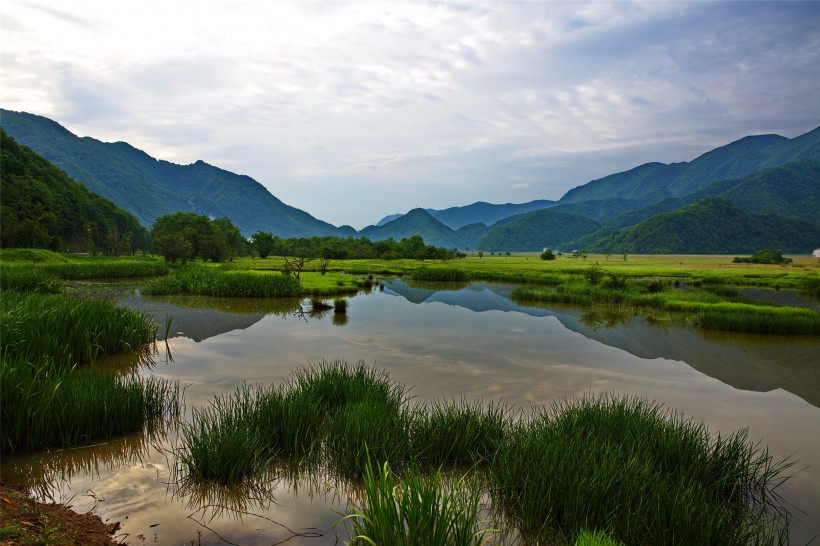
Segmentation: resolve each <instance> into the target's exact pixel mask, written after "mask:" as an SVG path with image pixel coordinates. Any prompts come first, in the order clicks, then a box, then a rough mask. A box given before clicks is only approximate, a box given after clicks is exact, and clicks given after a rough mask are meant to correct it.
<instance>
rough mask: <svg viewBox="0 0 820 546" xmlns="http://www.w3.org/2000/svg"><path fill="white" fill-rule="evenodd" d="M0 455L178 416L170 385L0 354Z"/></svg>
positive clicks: (77, 441)
mask: <svg viewBox="0 0 820 546" xmlns="http://www.w3.org/2000/svg"><path fill="white" fill-rule="evenodd" d="M0 358H2V362H0V385H2V391H3V404H2V408H0V415H2V417H0V451H5V450H10V451H16V450H20V449H24V450H26V449H41V448H45V447H72V446H78V445H83V444H87V443H90V442H91V441H93V440H97V439H100V438H110V437H112V436H116V435H119V434H124V433H126V432H133V431H135V430H143V429H145V430H148V429H152V428H154V427H156V426H158V424H159V423H161V422H162V421H164V420H165V419H167V418H169V417H173V416H178V415H179V412H180V406H181V393H180V392H179V386H178V384H177V383H175V382H171V381H168V380H165V379H158V378H154V377H151V378H148V379H143V378H140V377H138V376H136V375H128V376H124V377H121V376H115V375H112V374H110V373H105V372H98V371H93V370H74V369H70V368H68V367H66V366H63V365H59V364H56V363H55V362H54V360H53V359H51V358H49V357H41V358H40V359H38V360H29V359H27V358H24V357H22V356H20V355H14V356H11V355H8V354H7V353H4V354H3V355H2V357H0Z"/></svg>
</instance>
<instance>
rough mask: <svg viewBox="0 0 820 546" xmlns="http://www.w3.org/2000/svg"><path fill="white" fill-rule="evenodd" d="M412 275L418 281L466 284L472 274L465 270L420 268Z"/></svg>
mask: <svg viewBox="0 0 820 546" xmlns="http://www.w3.org/2000/svg"><path fill="white" fill-rule="evenodd" d="M411 275H412V277H413V279H415V280H417V281H436V282H441V281H448V282H450V281H456V282H464V281H469V280H470V272H469V271H464V270H463V269H451V268H437V267H418V268H416V269H414V270H413V272H412V274H411Z"/></svg>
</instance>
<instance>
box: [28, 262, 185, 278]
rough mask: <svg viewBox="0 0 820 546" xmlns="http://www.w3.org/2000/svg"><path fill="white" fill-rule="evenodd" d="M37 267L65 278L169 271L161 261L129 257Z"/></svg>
mask: <svg viewBox="0 0 820 546" xmlns="http://www.w3.org/2000/svg"><path fill="white" fill-rule="evenodd" d="M37 267H38V268H42V269H43V271H45V272H46V273H49V274H52V275H55V276H57V277H60V278H61V279H66V280H69V279H71V280H81V279H119V278H135V277H158V276H161V275H167V274H168V271H169V268H168V265H167V264H166V263H164V262H162V261H159V260H144V259H131V258H104V259H100V260H89V261H81V262H68V263H46V264H43V265H41V266H37Z"/></svg>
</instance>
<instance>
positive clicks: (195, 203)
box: [0, 110, 339, 237]
mask: <svg viewBox="0 0 820 546" xmlns="http://www.w3.org/2000/svg"><path fill="white" fill-rule="evenodd" d="M0 125H2V127H3V129H4V130H6V132H8V134H9V135H11V136H12V137H14V138H15V139H16V140H17V141H18V142H20V143H21V144H24V145H26V146H28V147H30V148H31V149H33V150H34V151H35V152H37V153H38V154H40V155H42V156H43V157H45V158H46V159H48V160H49V161H51V162H52V163H54V164H55V165H57V166H58V167H59V168H61V169H63V170H64V171H66V173H68V175H69V176H71V177H72V178H74V179H76V180H78V181H80V182H82V183H83V184H85V185H86V186H87V187H88V188H89V189H90V190H91V191H93V192H95V193H98V194H100V195H102V196H104V197H106V198H108V199H110V200H111V201H114V202H115V203H117V204H118V205H120V206H121V207H123V208H124V209H126V210H128V211H130V212H132V213H133V214H134V215H135V216H136V217H137V218H138V219H139V221H140V222H141V223H142V224H143V225H144V226H150V225H152V224H153V223H154V221H155V220H156V219H157V218H158V217H160V216H163V215H165V214H169V213H172V212H177V211H183V212H196V213H198V214H204V215H206V216H210V217H212V218H217V217H223V216H227V217H228V218H230V219H231V220H232V221H233V222H234V224H235V225H236V226H237V227H238V228H239V229H240V231H241V232H242V233H243V235H245V236H249V235H251V234H252V233H254V232H255V231H257V230H262V231H269V232H271V233H273V234H275V235H279V236H281V237H304V236H312V235H320V236H321V235H337V234H339V231H338V230H337V228H336V227H335V226H333V225H331V224H329V223H327V222H323V221H321V220H317V219H316V218H314V217H313V216H311V215H310V214H308V213H306V212H304V211H302V210H300V209H297V208H294V207H291V206H288V205H286V204H284V203H282V202H281V201H280V200H279V199H277V198H276V197H274V196H273V195H271V193H270V192H269V191H268V190H267V189H265V187H264V186H262V185H261V184H260V183H258V182H257V181H255V180H254V179H252V178H250V177H249V176H242V175H238V174H234V173H232V172H229V171H226V170H223V169H219V168H217V167H214V166H212V165H209V164H207V163H205V162H203V161H197V162H196V163H193V164H191V165H177V164H174V163H170V162H167V161H161V160H156V159H154V158H153V157H151V156H150V155H148V154H146V153H145V152H143V151H142V150H138V149H137V148H134V147H133V146H131V145H130V144H127V143H125V142H116V143H105V142H101V141H99V140H96V139H93V138H90V137H83V138H79V137H77V136H76V135H74V134H73V133H71V132H70V131H68V130H67V129H65V128H64V127H62V126H61V125H60V124H58V123H56V122H54V121H52V120H50V119H48V118H45V117H42V116H36V115H33V114H28V113H24V112H13V111H9V110H0Z"/></svg>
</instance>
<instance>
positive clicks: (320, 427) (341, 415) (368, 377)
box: [177, 361, 789, 544]
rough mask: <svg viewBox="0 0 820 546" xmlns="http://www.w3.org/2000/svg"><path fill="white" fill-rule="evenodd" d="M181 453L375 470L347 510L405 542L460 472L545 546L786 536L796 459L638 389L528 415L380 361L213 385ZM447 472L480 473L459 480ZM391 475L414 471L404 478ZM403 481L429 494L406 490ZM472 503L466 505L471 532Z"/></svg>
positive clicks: (244, 472)
mask: <svg viewBox="0 0 820 546" xmlns="http://www.w3.org/2000/svg"><path fill="white" fill-rule="evenodd" d="M177 455H178V461H179V466H178V468H177V472H178V473H179V474H180V475H181V476H183V477H185V478H186V479H195V480H196V479H205V480H210V481H214V482H219V483H223V484H230V483H236V482H237V481H241V480H245V479H253V476H255V475H258V474H259V473H261V472H263V471H264V470H265V468H266V466H267V465H268V464H269V463H270V462H271V461H274V460H279V459H283V458H284V459H285V460H287V461H289V462H294V461H295V462H297V463H298V464H304V465H316V466H317V467H319V468H324V469H329V470H330V471H332V472H334V473H338V474H341V475H344V476H348V477H355V476H364V477H365V480H370V481H369V483H370V485H369V487H370V489H372V491H370V492H368V493H367V494H366V500H365V503H364V504H362V505H361V506H359V507H354V509H353V516H352V517H351V518H350V519H351V520H355V521H356V522H358V523H356V525H359V527H358V528H357V529H358V530H357V531H356V533H355V534H356V536H357V537H358V538H356V540H360V541H363V542H360V543H362V544H364V543H370V542H368V540H367V539H365V538H364V537H367V538H370V539H371V540H373V541H374V543H376V544H379V543H385V544H387V543H390V544H402V543H404V542H401V540H405V538H401V537H402V536H404V535H402V531H403V530H404V529H406V528H407V525H409V521H410V520H409V519H407V518H412V517H414V516H413V514H416V513H417V512H419V511H420V510H422V508H420V506H422V505H424V506H427V507H428V508H429V509H431V510H433V508H432V507H437V508H435V510H437V512H435V513H431V514H430V516H429V517H431V518H438V517H439V516H442V514H444V513H445V512H447V510H448V508H446V507H447V506H448V505H449V504H448V503H450V502H451V501H452V502H456V501H458V499H459V498H461V497H460V496H459V495H461V494H462V492H460V490H459V487H461V486H462V485H464V484H468V485H467V486H466V487H467V493H468V494H467V496H466V497H464V498H467V499H475V498H487V499H488V500H489V502H490V503H491V505H492V513H494V514H495V516H494V517H496V518H497V519H498V520H500V521H501V522H502V524H503V525H508V526H509V525H512V526H514V527H515V528H516V529H517V530H518V532H519V533H520V534H521V535H522V536H523V537H525V538H526V539H527V540H531V541H533V542H536V543H553V542H555V543H561V544H567V543H572V542H573V541H575V540H580V539H581V537H582V534H581V533H580V530H581V529H596V530H606V531H607V533H606V535H604V536H605V537H608V538H611V539H612V540H613V541H616V540H617V541H621V542H623V543H624V544H681V543H685V544H715V543H720V544H749V543H755V544H778V543H783V544H784V543H787V540H788V515H787V514H786V513H785V512H784V511H783V510H782V508H781V506H780V505H779V504H778V497H777V495H776V494H775V488H776V487H777V485H779V483H781V482H782V481H783V479H784V478H783V472H784V471H785V470H786V469H787V468H788V466H789V463H787V462H776V461H774V460H773V459H772V458H771V457H770V456H769V455H768V453H767V452H766V451H765V450H764V449H761V448H760V447H759V446H756V445H753V444H752V443H751V442H750V441H749V439H748V437H747V435H746V433H745V432H744V431H741V432H738V433H735V434H730V435H720V436H717V437H713V436H711V435H710V434H709V433H708V431H707V430H706V428H705V426H704V425H703V424H700V423H694V422H691V421H687V420H685V419H683V418H682V417H680V416H678V415H676V414H674V413H670V412H668V411H664V410H663V409H662V408H661V407H660V406H659V405H657V404H655V403H651V402H648V401H646V400H644V399H640V398H631V397H617V396H614V395H605V396H586V397H582V398H579V399H577V400H573V401H567V402H562V403H558V404H554V405H552V406H550V407H548V408H536V409H534V410H532V413H531V414H529V415H522V414H511V413H510V412H509V411H508V410H507V409H505V408H503V407H499V406H493V405H483V404H470V403H466V402H448V403H442V404H433V405H419V404H415V405H414V404H411V401H410V400H409V399H408V398H407V396H406V391H405V389H404V387H403V386H401V385H397V384H394V383H393V382H392V381H391V380H390V379H389V377H388V376H387V375H385V374H384V373H383V372H377V371H375V370H373V369H371V368H368V367H366V366H364V364H362V363H359V364H358V365H356V366H349V365H347V364H345V363H343V362H339V361H337V362H334V363H330V364H327V363H324V364H322V365H320V366H317V367H311V368H307V369H303V370H301V371H299V372H297V373H296V374H294V376H293V377H292V378H291V379H290V380H288V381H287V382H285V383H284V384H283V385H281V386H279V387H253V388H251V387H247V386H245V387H243V388H242V389H239V390H238V391H237V392H236V393H235V394H234V395H232V396H229V397H221V398H217V399H216V400H215V402H214V403H213V404H212V405H211V406H209V407H208V408H206V409H205V410H202V411H200V412H197V413H195V415H194V418H193V419H192V421H191V423H190V424H189V425H186V426H185V427H184V429H183V432H182V435H181V439H180V444H179V446H178V448H177ZM439 469H461V470H462V471H463V472H470V476H473V477H475V478H476V479H475V480H473V479H470V480H467V481H466V482H462V483H461V484H460V485H459V486H458V487H455V488H453V489H448V487H449V486H452V484H449V486H448V487H443V483H442V482H441V480H440V474H438V471H439ZM393 472H395V473H396V475H398V476H400V477H402V478H403V479H404V480H405V481H404V483H403V484H402V485H400V486H399V489H396V486H397V485H399V482H397V481H391V480H393V479H394V478H393ZM479 478H480V479H479ZM379 480H381V481H379ZM402 487H405V488H407V489H406V490H405V491H406V492H405V493H404V494H402V493H401V491H402V489H401V488H402ZM366 488H367V486H366ZM390 491H393V492H394V496H393V497H390V496H389V495H390V493H389V492H390ZM407 494H409V495H410V496H411V497H412V496H413V495H421V497H419V498H416V499H411V498H407V499H406V501H405V499H404V497H405V495H407ZM445 499H447V500H446V502H445ZM458 502H460V501H458ZM418 503H421V504H418ZM425 503H426V504H425ZM472 503H473V500H470V502H468V503H467V504H466V505H463V506H466V507H467V509H466V513H469V517H468V520H469V521H470V522H471V523H470V525H469V528H470V529H471V530H472V533H474V532H475V531H476V528H475V525H476V521H477V520H476V517H477V512H476V510H474V504H472ZM456 511H457V510H456ZM376 514H381V516H380V517H381V518H382V521H384V518H385V517H389V518H393V520H395V521H397V522H398V523H396V524H395V525H393V524H389V525H388V527H389V528H390V529H392V531H391V530H389V529H388V531H386V533H387V534H386V535H380V534H377V533H380V532H381V531H377V530H375V528H374V527H372V526H370V524H369V523H368V519H373V517H372V516H373V515H376ZM396 518H399V519H396ZM445 520H446V521H449V520H447V519H446V518H445ZM446 525H449V524H446ZM446 525H445V527H446ZM465 525H466V524H465ZM503 525H502V526H503ZM466 528H467V527H464V529H466ZM384 536H390V537H393V538H391V539H384V538H383V537H384ZM459 536H462V535H459ZM477 536H478V535H472V534H470V537H472V538H476V537H477ZM593 536H594V534H593ZM377 538H378V540H377ZM472 538H471V540H472ZM379 540H381V542H379ZM452 543H458V544H462V543H464V544H470V543H471V542H452Z"/></svg>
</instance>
